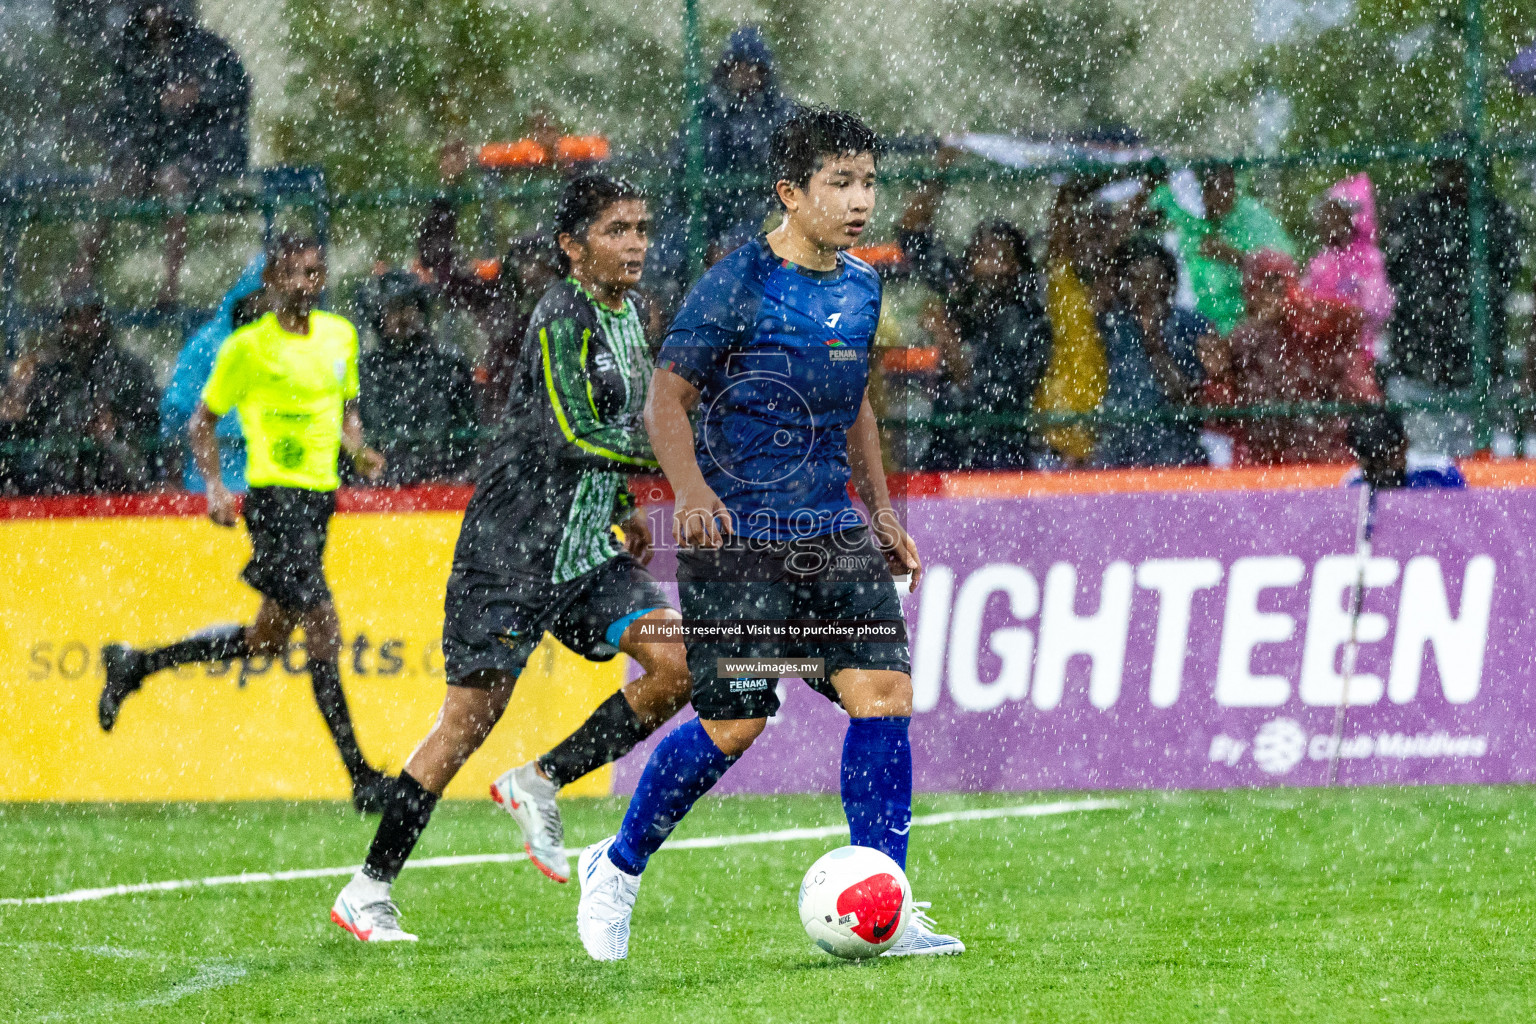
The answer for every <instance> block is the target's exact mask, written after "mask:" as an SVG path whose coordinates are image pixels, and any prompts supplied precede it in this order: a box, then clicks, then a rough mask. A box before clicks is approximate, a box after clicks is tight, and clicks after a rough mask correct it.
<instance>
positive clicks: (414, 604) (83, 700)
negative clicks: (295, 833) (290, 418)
mask: <svg viewBox="0 0 1536 1024" xmlns="http://www.w3.org/2000/svg"><path fill="white" fill-rule="evenodd" d="M460 518H461V516H460V513H458V512H452V511H449V512H410V511H406V512H384V513H376V512H373V513H343V514H339V515H338V516H337V517H336V518H335V519H334V520H333V522H332V525H331V539H330V543H329V545H328V547H327V550H326V572H327V575H328V576H329V579H330V583H331V588H332V591H333V593H334V594H335V598H336V607H337V611H338V613H339V614H340V617H341V623H342V635H343V637H344V648H343V651H342V656H341V673H342V682H343V685H344V686H345V688H346V692H347V697H348V700H349V702H350V704H351V707H352V715H353V718H354V720H355V722H356V725H357V732H358V739H359V742H360V743H361V745H362V748H363V752H364V753H365V754H366V755H367V757H368V759H369V760H370V761H372V762H373V763H374V764H378V765H382V766H384V767H386V768H387V769H388V770H389V771H391V772H395V771H398V770H399V769H400V767H401V766H402V765H403V764H404V763H405V760H406V758H407V757H408V756H409V755H410V753H411V750H412V748H413V747H414V746H415V744H416V743H417V742H419V741H420V739H421V738H422V737H423V736H424V735H425V734H426V732H427V730H428V729H429V728H430V727H431V724H432V721H433V718H434V716H435V715H436V713H437V710H438V708H439V707H440V706H441V704H442V698H443V690H444V679H443V661H442V648H441V638H442V625H443V587H444V584H445V583H446V581H447V579H448V571H449V566H450V563H451V561H452V555H453V545H454V541H455V539H456V538H457V536H458V528H459V520H460ZM249 553H250V546H249V542H248V541H247V539H246V535H245V531H244V528H243V526H242V527H239V528H237V529H234V530H225V529H220V528H219V527H216V526H214V525H213V524H212V523H210V522H208V521H207V520H206V519H204V518H202V517H200V516H195V515H105V516H79V517H60V518H34V519H26V518H11V519H4V520H0V801H8V800H256V799H288V800H293V799H320V798H324V799H341V798H345V797H347V796H348V794H349V792H350V790H349V788H348V784H347V776H346V773H345V771H344V770H343V769H342V766H341V761H340V759H339V758H338V757H337V754H336V751H335V748H334V747H333V746H332V745H331V741H330V737H329V734H328V733H327V732H326V729H325V723H324V722H323V721H322V720H321V718H320V713H319V712H318V711H317V710H316V709H315V704H314V700H313V698H312V696H311V693H310V684H309V675H308V673H307V672H306V671H305V670H304V665H303V661H304V656H303V652H302V649H299V648H297V647H295V648H294V649H293V650H292V651H291V652H290V653H289V655H288V657H286V658H278V659H273V660H270V661H269V660H267V659H260V658H257V659H251V660H250V661H248V662H245V663H243V664H242V663H240V662H235V663H233V664H232V665H229V666H221V665H196V666H185V667H183V668H181V669H177V670H173V671H167V672H162V673H159V674H157V675H155V676H151V677H150V678H149V679H148V680H147V681H146V683H145V685H144V688H143V689H142V690H140V691H139V692H138V693H136V694H134V695H132V696H131V697H129V698H128V700H127V701H126V702H125V703H124V705H123V710H122V715H121V717H120V718H119V719H118V722H117V725H116V727H115V728H114V729H113V731H112V732H111V733H110V734H106V733H103V732H102V731H101V729H100V728H99V727H98V726H97V724H96V699H97V695H98V694H99V693H100V691H101V686H102V682H103V676H102V668H101V647H102V645H103V644H105V643H109V642H112V641H123V642H127V643H132V644H135V645H158V644H163V643H167V642H169V641H171V640H175V639H179V638H181V637H184V636H186V635H188V634H190V633H193V632H196V631H197V630H200V629H203V628H205V627H207V626H210V625H215V624H218V623H229V622H245V621H248V620H249V619H250V617H251V616H252V614H253V613H254V612H255V610H256V606H257V603H258V600H259V599H258V597H257V595H256V593H255V592H254V591H252V590H251V589H250V588H249V587H247V586H246V585H245V584H244V583H242V582H241V581H240V579H239V572H240V569H241V568H242V566H243V565H244V564H245V561H246V559H247V557H248V556H249ZM626 670H627V666H626V665H625V664H624V659H623V658H622V657H621V658H616V659H614V660H613V661H611V662H609V663H607V664H603V665H596V664H592V663H590V662H587V661H584V660H582V659H580V658H578V657H576V656H575V655H574V654H572V653H571V652H570V651H568V650H566V649H565V648H563V647H561V646H560V645H559V644H557V643H556V642H555V641H554V640H552V639H550V638H548V637H546V638H545V642H544V644H543V646H541V647H540V648H539V650H538V651H536V652H535V653H534V655H533V657H532V659H531V660H530V661H529V665H528V670H527V671H526V672H525V673H524V674H523V676H522V678H521V679H520V680H519V682H518V686H517V690H516V692H515V693H514V695H513V697H512V702H511V705H510V706H509V707H508V708H507V713H506V715H505V717H504V718H503V719H502V722H501V724H500V725H499V726H498V727H497V729H496V731H495V732H494V733H493V734H492V735H491V738H490V739H489V740H488V741H487V742H486V744H485V746H484V747H483V748H482V749H481V750H480V752H479V753H477V754H476V755H475V756H474V758H472V759H471V760H470V762H469V764H468V765H467V766H466V767H465V769H464V771H462V772H461V773H460V774H459V777H458V778H457V779H455V780H454V782H453V784H452V785H450V786H449V787H448V792H447V795H448V796H450V797H452V796H459V797H482V796H484V795H485V794H486V790H487V787H488V785H489V783H490V780H491V779H492V778H494V777H495V776H496V775H497V774H499V773H500V772H502V771H504V770H505V769H506V768H508V767H511V766H513V765H516V764H520V763H522V762H523V761H526V760H527V759H528V758H530V757H532V756H533V755H535V754H537V753H540V752H542V751H543V750H544V749H545V748H547V747H548V746H550V745H552V744H553V743H555V742H557V741H558V740H560V739H561V738H563V737H564V736H565V735H567V734H568V733H569V732H570V731H571V730H572V729H574V728H575V727H576V726H577V725H579V724H580V723H581V721H582V720H583V719H584V718H585V717H586V716H587V714H588V713H589V712H590V711H591V710H592V709H593V708H594V707H596V706H597V705H598V704H599V703H600V702H601V701H602V700H603V699H604V698H606V697H607V696H608V695H609V694H610V693H612V692H613V691H614V690H615V689H617V688H618V686H619V685H620V684H621V682H622V680H623V678H624V673H625V671H626ZM609 786H610V774H609V772H608V771H607V770H606V769H605V770H603V771H599V772H595V773H593V774H592V775H589V776H588V777H587V778H585V779H583V780H582V781H581V782H579V783H577V784H575V785H574V786H572V787H571V788H570V789H569V790H567V792H568V793H572V794H587V795H597V794H606V793H607V792H608V791H609Z"/></svg>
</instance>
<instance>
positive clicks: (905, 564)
mask: <svg viewBox="0 0 1536 1024" xmlns="http://www.w3.org/2000/svg"><path fill="white" fill-rule="evenodd" d="M870 529H872V530H873V531H874V533H875V543H876V544H878V545H879V546H880V551H881V552H882V553H883V554H884V555H885V564H886V565H887V566H888V567H889V568H890V570H891V575H892V576H905V575H906V574H907V573H911V574H912V589H913V590H916V589H917V583H918V581H919V580H921V579H922V578H923V560H922V559H921V558H920V557H918V554H917V544H916V543H915V542H914V541H913V540H912V538H911V537H910V536H909V535H908V534H907V531H906V530H905V529H904V528H903V527H902V525H901V524H900V523H899V522H897V521H896V514H895V513H894V512H892V511H890V510H889V509H886V510H884V511H883V512H881V513H880V514H878V515H876V516H875V517H874V521H873V522H872V523H871V524H870Z"/></svg>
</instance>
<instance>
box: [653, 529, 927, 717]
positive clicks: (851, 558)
mask: <svg viewBox="0 0 1536 1024" xmlns="http://www.w3.org/2000/svg"><path fill="white" fill-rule="evenodd" d="M677 588H678V595H679V597H680V598H681V599H682V606H683V609H682V610H683V619H684V620H685V621H688V622H698V621H730V622H737V621H751V620H756V621H761V622H786V621H792V620H821V621H829V620H841V619H861V620H882V621H886V622H901V621H902V617H901V598H900V597H899V596H898V595H897V593H896V584H895V582H894V581H893V580H892V579H891V573H890V570H889V569H888V568H887V567H886V563H885V556H884V555H882V554H881V553H880V550H879V549H878V548H877V547H875V543H874V540H873V539H872V538H871V537H870V535H869V529H868V527H862V526H861V527H858V528H857V529H853V530H844V531H842V532H840V533H836V534H830V535H828V536H825V537H812V538H809V539H806V540H797V541H791V542H788V543H784V544H773V545H764V544H762V543H760V542H752V541H741V540H737V541H734V542H732V543H729V544H727V545H725V546H724V547H720V548H714V549H704V548H700V549H692V550H686V551H679V552H678V555H677ZM720 658H821V659H823V660H824V663H825V669H826V675H825V677H824V678H821V679H807V680H806V682H807V683H809V684H810V685H811V688H812V689H814V690H816V692H818V693H820V694H821V695H822V696H824V697H826V698H828V699H829V700H833V701H836V700H837V693H836V691H835V690H833V688H832V676H833V674H834V673H835V672H837V671H839V670H841V669H850V668H857V669H870V670H884V671H891V672H906V673H908V674H910V673H911V671H912V662H911V657H910V656H909V654H908V652H907V641H906V635H905V631H903V633H902V639H901V640H899V641H895V642H884V641H882V642H871V641H853V642H831V641H820V640H818V641H812V642H807V643H790V642H787V641H781V640H768V641H763V640H753V641H736V640H726V641H718V642H717V641H704V642H699V641H694V642H690V643H689V644H688V671H689V673H690V674H691V675H692V676H693V707H694V710H695V711H697V712H698V713H699V717H700V718H703V719H706V720H709V721H729V720H734V719H742V718H767V717H769V716H770V715H773V714H774V713H775V712H777V711H778V710H779V695H778V687H777V681H776V680H773V679H722V678H719V676H718V674H717V673H716V671H715V670H716V661H717V660H718V659H720Z"/></svg>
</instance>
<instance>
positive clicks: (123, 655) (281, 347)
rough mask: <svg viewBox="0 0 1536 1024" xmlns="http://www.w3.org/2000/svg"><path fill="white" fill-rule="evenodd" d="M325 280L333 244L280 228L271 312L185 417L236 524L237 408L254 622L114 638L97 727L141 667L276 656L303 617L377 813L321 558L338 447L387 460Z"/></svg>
mask: <svg viewBox="0 0 1536 1024" xmlns="http://www.w3.org/2000/svg"><path fill="white" fill-rule="evenodd" d="M325 278H326V273H325V255H324V253H323V252H322V251H321V249H320V246H319V244H318V243H317V242H316V241H315V240H314V239H312V238H307V237H302V236H297V235H283V236H280V237H279V238H277V239H276V240H275V242H274V243H273V245H272V246H271V247H270V249H269V251H268V253H267V266H266V271H265V273H264V274H263V281H264V283H265V286H266V290H267V293H268V294H269V295H270V297H271V303H272V310H273V311H272V312H270V313H268V314H266V315H265V316H263V317H262V318H261V319H260V320H257V321H256V322H255V323H253V324H250V325H248V326H246V327H242V328H241V329H240V330H238V331H236V332H235V333H233V334H231V335H230V336H229V337H228V338H227V339H226V340H225V342H224V344H223V346H222V347H220V349H219V355H218V358H217V360H216V361H215V362H214V367H213V373H212V375H211V376H210V377H209V378H208V383H207V385H206V386H205V387H204V389H203V399H202V401H201V402H200V403H199V404H198V406H197V409H196V410H195V411H194V412H193V414H192V420H191V423H190V424H189V425H188V432H189V434H190V439H191V445H192V454H193V456H194V457H195V458H196V460H197V468H198V470H199V472H201V473H202V474H203V479H205V480H207V481H208V517H209V518H210V519H212V520H213V521H214V522H215V523H218V524H219V525H220V526H234V525H235V519H236V504H235V498H234V496H233V495H232V494H230V493H229V491H228V490H227V489H226V488H225V487H224V484H223V482H222V480H221V479H220V475H219V452H218V442H217V440H216V439H215V437H214V427H215V425H216V424H217V423H218V421H219V418H220V417H222V416H223V415H224V414H225V413H227V412H229V411H230V410H231V409H237V410H239V413H240V424H241V428H242V430H243V432H244V434H245V438H246V452H247V468H246V476H247V479H248V480H249V481H250V485H251V489H250V493H249V494H248V495H247V496H246V499H245V510H244V514H245V522H246V526H247V528H248V530H249V532H250V536H251V561H250V563H249V564H248V565H246V567H245V571H244V573H243V574H242V576H243V578H244V579H245V581H246V582H247V583H249V584H250V585H251V586H252V587H254V588H255V589H256V590H257V591H259V592H260V593H261V607H260V609H259V610H258V611H257V612H256V621H255V622H253V623H252V624H250V625H248V626H239V625H230V626H215V627H213V628H211V629H208V630H205V631H204V632H202V633H199V634H197V635H196V636H192V637H189V638H187V639H185V640H182V641H179V642H177V643H174V644H171V645H169V646H167V647H161V648H158V649H155V650H134V649H133V648H130V647H126V646H123V645H121V644H113V645H110V646H108V647H107V648H105V650H104V651H103V656H104V661H105V663H106V675H107V682H106V686H105V687H104V688H103V690H102V692H101V700H100V702H99V704H98V708H97V713H98V716H99V719H100V722H101V727H102V729H103V730H107V731H110V730H111V729H112V727H113V725H114V724H116V722H117V716H118V712H119V710H120V709H121V707H122V703H123V700H124V699H125V698H126V697H127V696H128V695H129V694H131V693H133V692H134V691H135V690H137V689H139V687H140V686H142V685H143V682H144V679H145V677H146V676H149V675H152V674H154V673H156V672H159V671H161V670H163V669H168V668H172V667H174V666H176V665H185V664H189V663H192V662H200V661H228V660H230V659H233V658H249V657H251V656H253V655H255V656H267V657H271V656H274V655H278V654H281V653H282V652H283V650H284V649H285V648H286V647H287V644H288V639H289V637H290V636H292V635H293V631H294V630H295V629H303V630H304V646H305V650H306V653H307V655H308V660H309V676H310V680H311V682H312V684H313V686H314V691H315V703H316V704H318V705H319V707H320V713H321V715H322V716H323V717H324V718H325V724H326V725H327V726H328V727H329V729H330V732H331V738H332V739H333V740H335V742H336V749H337V750H338V751H340V753H341V760H342V762H343V763H344V764H345V765H346V768H347V774H348V775H350V776H351V777H352V801H353V803H354V805H356V807H357V808H358V810H360V811H375V812H376V811H378V810H380V809H381V808H382V806H383V804H384V802H385V798H386V796H387V795H388V792H389V784H390V779H389V777H388V776H386V775H384V774H383V773H382V772H379V771H378V770H377V769H375V768H373V767H371V766H370V765H369V764H368V762H367V761H365V760H364V759H363V754H362V751H360V750H359V749H358V746H357V739H356V737H355V735H354V733H353V729H352V718H351V715H350V714H349V713H348V711H347V698H346V695H345V694H344V693H343V692H342V689H341V672H340V669H339V667H338V665H337V660H336V659H337V653H338V651H339V649H340V646H341V625H340V623H339V622H338V621H337V619H336V608H335V606H334V605H333V604H332V602H331V591H330V587H329V586H328V585H327V584H326V581H325V571H324V568H323V567H322V565H321V556H322V554H323V553H324V550H325V539H326V532H327V528H328V527H329V524H330V519H331V515H332V513H334V512H335V510H336V488H337V487H339V486H340V484H341V480H340V478H339V476H338V475H337V471H336V463H337V456H338V454H339V452H340V451H341V450H343V449H344V450H345V451H346V452H347V454H348V455H349V456H351V458H352V460H353V462H354V463H355V464H356V466H357V468H358V471H359V472H360V473H362V474H363V476H364V477H367V478H368V479H375V478H377V477H378V475H379V474H380V473H381V472H382V471H383V469H384V460H383V458H382V457H381V456H380V455H379V453H378V452H376V451H374V450H373V449H372V448H369V447H368V446H367V445H365V444H364V443H363V424H362V419H361V418H360V417H359V415H358V411H357V330H356V329H355V328H354V327H353V326H352V325H351V324H350V323H348V322H347V321H346V320H345V319H343V318H342V317H339V316H336V315H334V314H332V313H326V312H323V311H321V310H318V309H315V306H316V304H317V303H318V302H319V300H320V296H321V294H322V293H323V292H324V290H325Z"/></svg>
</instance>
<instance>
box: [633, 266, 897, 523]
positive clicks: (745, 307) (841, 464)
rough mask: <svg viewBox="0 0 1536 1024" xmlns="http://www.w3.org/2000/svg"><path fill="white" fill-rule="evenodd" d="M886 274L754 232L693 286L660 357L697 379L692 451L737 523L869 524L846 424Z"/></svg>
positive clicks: (865, 367) (854, 406)
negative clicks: (806, 255) (807, 262)
mask: <svg viewBox="0 0 1536 1024" xmlns="http://www.w3.org/2000/svg"><path fill="white" fill-rule="evenodd" d="M879 322H880V278H879V277H878V276H877V275H876V274H875V272H874V270H873V269H872V268H871V267H870V266H869V264H867V263H864V262H862V261H861V260H858V259H855V258H854V257H852V256H849V255H847V254H846V253H844V254H841V255H840V256H839V259H838V267H837V269H836V270H830V271H826V272H825V273H818V272H816V271H812V270H806V269H805V268H803V267H797V266H795V265H794V264H792V263H790V262H788V261H787V260H782V259H780V258H779V257H777V256H775V255H774V254H773V252H772V250H771V249H769V248H768V240H767V238H766V237H764V236H758V237H757V238H756V239H754V240H753V241H751V242H748V243H747V244H746V245H744V246H742V247H741V248H739V249H737V250H736V251H735V252H733V253H731V254H730V255H729V256H727V257H725V258H724V259H723V260H721V261H720V262H719V263H717V264H715V265H714V266H713V267H711V268H710V270H709V272H708V273H706V274H705V275H704V277H703V278H702V279H701V280H700V281H699V283H698V284H696V285H694V287H693V290H692V291H690V292H689V293H688V298H687V301H685V302H684V303H683V308H682V310H681V311H680V312H679V313H678V314H677V318H676V319H675V320H673V321H672V329H671V330H670V331H669V332H668V333H667V338H666V341H665V342H664V343H663V345H662V348H661V354H660V355H659V356H658V358H657V364H658V365H659V366H661V367H662V368H664V369H669V370H671V371H672V372H673V373H676V374H677V375H678V376H680V377H682V378H684V379H685V380H687V381H688V382H689V383H691V384H692V385H693V386H694V387H696V388H698V389H699V393H700V402H699V417H698V426H697V428H696V442H695V452H696V454H697V456H698V460H699V468H700V469H702V470H703V472H704V479H705V481H706V482H707V483H708V484H709V486H710V488H711V489H712V490H713V491H714V492H715V494H717V495H719V497H720V500H721V501H722V502H724V503H725V507H726V508H727V509H728V510H730V512H731V514H732V516H733V517H734V520H735V522H734V527H735V529H736V532H737V533H738V534H740V535H742V536H746V537H754V538H761V539H765V540H788V539H791V538H795V537H814V536H820V535H823V534H827V533H832V532H834V531H836V530H841V529H846V528H848V527H849V526H851V525H855V524H857V523H859V522H862V518H861V517H860V516H859V515H858V513H857V511H856V510H855V509H854V507H853V502H852V501H851V500H850V499H849V497H848V479H849V469H848V428H849V427H850V426H852V425H853V421H854V419H855V418H856V417H857V416H858V414H859V408H860V406H861V404H862V403H863V400H864V390H865V386H866V385H867V384H868V383H869V350H870V345H871V343H872V342H873V341H874V337H875V328H876V326H878V324H879Z"/></svg>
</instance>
